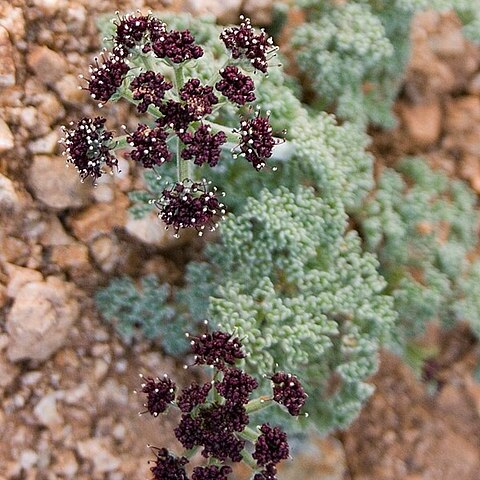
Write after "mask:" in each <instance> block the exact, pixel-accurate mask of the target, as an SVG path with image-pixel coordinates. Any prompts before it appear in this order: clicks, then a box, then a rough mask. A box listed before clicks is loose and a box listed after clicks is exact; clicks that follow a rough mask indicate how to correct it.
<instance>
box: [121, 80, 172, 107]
mask: <svg viewBox="0 0 480 480" xmlns="http://www.w3.org/2000/svg"><path fill="white" fill-rule="evenodd" d="M172 87H173V85H172V84H171V83H170V82H168V81H166V80H165V77H164V76H163V75H162V74H161V73H155V72H152V71H148V72H144V73H141V74H140V75H139V76H138V77H136V78H135V79H134V80H133V81H132V83H131V84H130V90H131V91H132V93H133V99H134V100H140V103H139V104H138V105H137V110H138V111H139V112H140V113H145V112H146V111H147V108H148V106H149V105H155V106H156V107H159V106H160V105H161V104H162V101H163V99H164V97H165V92H166V91H167V90H170V89H171V88H172Z"/></svg>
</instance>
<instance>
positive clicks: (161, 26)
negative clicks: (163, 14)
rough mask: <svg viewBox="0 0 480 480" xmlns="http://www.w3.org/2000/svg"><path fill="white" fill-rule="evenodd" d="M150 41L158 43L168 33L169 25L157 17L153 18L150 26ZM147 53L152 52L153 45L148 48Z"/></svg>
mask: <svg viewBox="0 0 480 480" xmlns="http://www.w3.org/2000/svg"><path fill="white" fill-rule="evenodd" d="M148 33H149V40H150V41H151V42H156V41H157V40H159V39H160V38H161V37H163V36H164V35H165V34H166V33H167V25H166V24H165V23H164V22H162V21H161V20H160V19H158V18H156V17H151V18H150V21H149V24H148ZM146 50H147V51H148V50H151V45H148V46H147V49H146Z"/></svg>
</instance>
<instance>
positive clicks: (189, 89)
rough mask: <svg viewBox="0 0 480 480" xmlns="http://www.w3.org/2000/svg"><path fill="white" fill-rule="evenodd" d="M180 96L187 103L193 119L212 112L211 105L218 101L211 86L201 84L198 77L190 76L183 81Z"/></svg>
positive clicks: (198, 118)
mask: <svg viewBox="0 0 480 480" xmlns="http://www.w3.org/2000/svg"><path fill="white" fill-rule="evenodd" d="M180 98H181V99H182V100H183V101H184V102H185V104H186V105H187V108H188V111H189V112H190V115H191V116H192V118H193V119H194V120H200V119H201V118H202V117H204V116H205V115H209V114H210V113H212V110H213V106H214V105H216V104H217V103H218V98H217V96H216V95H215V94H214V93H213V87H210V86H208V85H207V86H205V85H202V84H201V83H200V80H198V78H191V79H190V80H188V82H186V83H185V85H184V86H183V87H182V89H181V90H180Z"/></svg>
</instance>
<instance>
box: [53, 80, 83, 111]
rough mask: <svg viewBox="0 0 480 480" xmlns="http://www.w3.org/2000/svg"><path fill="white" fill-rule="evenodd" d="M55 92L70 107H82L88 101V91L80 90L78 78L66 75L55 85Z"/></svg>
mask: <svg viewBox="0 0 480 480" xmlns="http://www.w3.org/2000/svg"><path fill="white" fill-rule="evenodd" d="M55 90H56V91H57V93H58V94H59V95H60V98H61V99H62V100H63V101H64V102H66V103H69V104H70V105H77V106H78V105H82V104H84V103H85V101H86V100H87V99H88V94H87V92H86V90H83V89H81V88H80V83H79V80H78V77H76V76H75V75H65V76H64V77H62V78H61V79H60V80H59V81H58V82H56V83H55Z"/></svg>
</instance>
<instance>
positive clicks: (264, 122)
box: [239, 115, 277, 170]
mask: <svg viewBox="0 0 480 480" xmlns="http://www.w3.org/2000/svg"><path fill="white" fill-rule="evenodd" d="M276 144H277V141H276V140H275V138H274V136H273V133H272V127H271V125H270V119H269V117H261V116H260V115H256V116H255V117H254V118H251V119H248V120H243V121H242V122H241V123H240V145H239V146H240V150H241V152H242V154H243V155H244V156H245V158H246V159H247V160H248V161H249V162H250V163H251V164H252V165H253V166H254V167H255V169H256V170H261V169H262V168H263V167H264V166H265V161H266V159H267V158H269V157H271V156H272V153H273V147H274V146H275V145H276Z"/></svg>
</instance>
